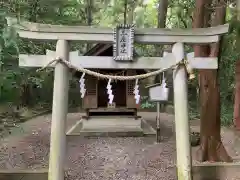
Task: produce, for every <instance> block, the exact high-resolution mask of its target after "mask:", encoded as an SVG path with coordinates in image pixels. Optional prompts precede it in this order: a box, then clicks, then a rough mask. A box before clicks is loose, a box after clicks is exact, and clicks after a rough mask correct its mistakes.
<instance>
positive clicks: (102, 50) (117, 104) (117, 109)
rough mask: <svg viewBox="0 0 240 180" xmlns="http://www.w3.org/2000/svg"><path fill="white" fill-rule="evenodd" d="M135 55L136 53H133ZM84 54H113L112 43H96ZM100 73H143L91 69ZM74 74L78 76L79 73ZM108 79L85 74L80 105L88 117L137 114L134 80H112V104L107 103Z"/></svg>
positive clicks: (138, 71) (129, 70)
mask: <svg viewBox="0 0 240 180" xmlns="http://www.w3.org/2000/svg"><path fill="white" fill-rule="evenodd" d="M135 55H136V53H135ZM84 56H110V57H112V56H113V46H112V44H97V45H95V46H94V47H93V48H92V49H90V50H89V51H88V52H87V53H85V54H84ZM92 70H94V71H96V72H99V73H102V74H111V75H121V76H122V75H128V76H132V75H136V74H141V73H144V70H141V69H136V70H134V69H92ZM76 76H77V77H78V78H80V76H81V73H77V74H76ZM107 83H108V80H105V79H98V78H96V77H93V76H89V75H86V76H85V88H86V94H85V97H84V98H83V101H82V107H83V108H84V109H85V110H86V114H87V117H86V118H88V117H89V116H94V115H98V116H100V115H130V116H137V109H138V108H139V107H140V105H139V104H136V100H135V99H134V94H133V90H134V86H135V81H134V80H132V81H112V82H111V85H112V91H113V95H114V99H113V104H112V105H110V104H108V94H107V89H106V87H107Z"/></svg>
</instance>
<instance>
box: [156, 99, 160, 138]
mask: <svg viewBox="0 0 240 180" xmlns="http://www.w3.org/2000/svg"><path fill="white" fill-rule="evenodd" d="M156 121H157V122H156V123H157V128H156V129H157V131H156V141H157V143H159V142H160V102H157V117H156Z"/></svg>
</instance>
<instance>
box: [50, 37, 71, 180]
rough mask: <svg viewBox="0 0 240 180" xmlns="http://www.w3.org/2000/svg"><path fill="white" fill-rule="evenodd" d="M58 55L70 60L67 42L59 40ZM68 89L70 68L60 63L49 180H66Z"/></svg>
mask: <svg viewBox="0 0 240 180" xmlns="http://www.w3.org/2000/svg"><path fill="white" fill-rule="evenodd" d="M56 54H57V56H58V57H60V58H63V59H65V60H69V48H68V42H67V41H66V40H58V42H57V46H56ZM68 88H69V71H68V68H67V67H66V66H65V65H64V64H62V63H58V64H56V66H55V72H54V89H53V105H52V125H51V140H50V143H51V145H50V159H49V174H48V180H64V174H65V173H64V160H65V154H66V150H65V149H66V135H65V129H66V118H67V111H68Z"/></svg>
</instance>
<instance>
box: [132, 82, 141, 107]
mask: <svg viewBox="0 0 240 180" xmlns="http://www.w3.org/2000/svg"><path fill="white" fill-rule="evenodd" d="M133 93H134V95H135V96H134V98H135V100H136V104H139V102H140V95H139V85H138V79H136V82H135V87H134V91H133Z"/></svg>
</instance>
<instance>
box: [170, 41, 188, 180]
mask: <svg viewBox="0 0 240 180" xmlns="http://www.w3.org/2000/svg"><path fill="white" fill-rule="evenodd" d="M175 45H177V46H176V47H173V53H174V54H175V55H176V58H177V59H178V58H181V59H183V58H184V52H183V51H184V48H183V44H182V43H176V44H175ZM175 45H174V46H175ZM174 48H175V49H174ZM173 84H174V109H175V131H176V147H177V172H178V180H192V172H191V168H192V158H191V146H190V137H189V132H190V128H189V118H188V98H187V72H186V68H185V66H184V65H179V66H178V67H177V68H176V69H175V70H174V74H173Z"/></svg>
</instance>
